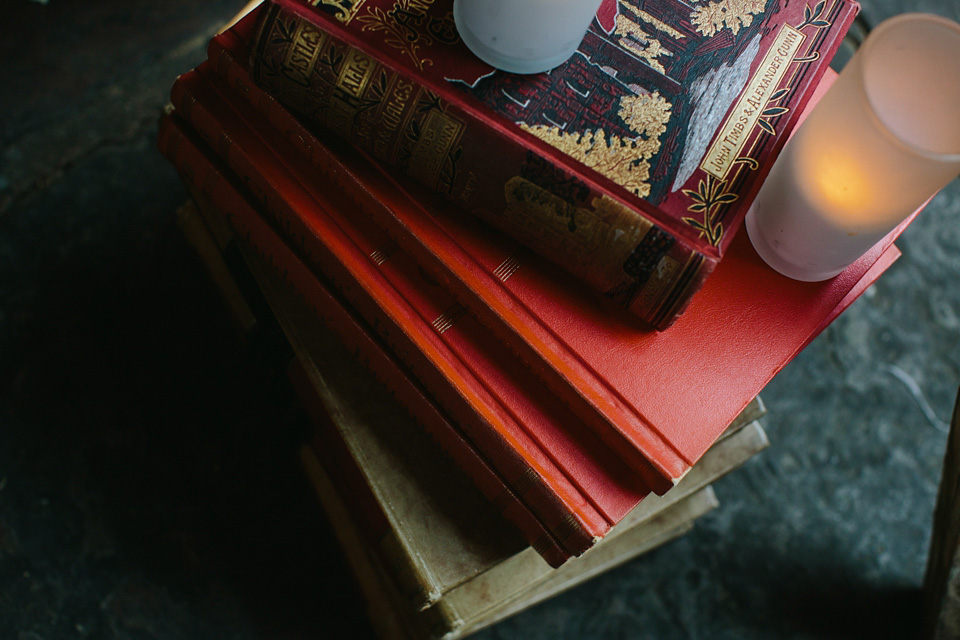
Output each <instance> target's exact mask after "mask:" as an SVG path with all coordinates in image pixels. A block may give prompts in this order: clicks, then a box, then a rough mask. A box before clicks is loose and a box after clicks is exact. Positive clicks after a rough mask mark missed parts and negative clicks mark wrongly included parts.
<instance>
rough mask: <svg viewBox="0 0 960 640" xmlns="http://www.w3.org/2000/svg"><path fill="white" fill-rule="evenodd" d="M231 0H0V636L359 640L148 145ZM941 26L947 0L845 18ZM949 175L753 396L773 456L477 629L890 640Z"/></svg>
mask: <svg viewBox="0 0 960 640" xmlns="http://www.w3.org/2000/svg"><path fill="white" fill-rule="evenodd" d="M241 5H242V2H241V1H240V0H208V1H207V2H187V1H185V0H167V1H166V2H162V3H158V2H145V1H144V0H123V1H122V2H121V1H120V0H99V1H98V0H93V1H91V0H87V1H86V2H80V1H79V0H49V2H44V3H40V2H30V1H27V0H5V1H4V3H3V18H2V19H0V61H2V63H3V64H2V65H0V69H2V70H0V87H3V89H2V91H0V115H2V120H0V639H2V640H59V639H61V638H62V639H68V638H69V639H73V638H97V639H99V638H105V639H110V638H124V639H126V638H129V639H134V640H140V639H143V640H181V639H182V640H215V639H221V638H222V639H225V640H226V639H229V640H247V639H258V640H259V639H267V638H270V639H272V640H282V639H293V638H363V637H368V636H369V635H370V632H369V625H368V624H367V622H366V621H365V620H364V618H363V614H362V610H361V608H360V605H359V598H358V596H357V592H356V590H355V589H354V588H353V587H352V585H351V583H350V581H349V578H348V574H347V572H346V569H345V566H344V564H343V562H342V560H341V559H340V558H339V557H338V556H337V554H336V553H331V552H330V551H328V549H329V548H330V547H329V545H330V544H331V535H330V533H329V530H328V529H327V526H326V524H325V521H324V520H323V518H322V517H321V516H320V514H319V512H318V510H317V507H316V504H315V502H314V500H313V496H312V494H311V493H310V490H309V489H308V488H307V487H306V486H305V485H304V483H303V481H302V479H301V476H300V475H299V472H298V470H297V467H296V465H295V461H294V458H293V451H294V448H295V445H296V443H297V442H298V441H299V439H300V438H301V437H302V435H303V429H304V426H303V422H302V420H301V418H300V416H299V414H298V413H297V412H296V411H294V410H292V409H291V398H290V396H289V393H288V391H286V389H285V388H284V386H283V385H282V384H278V383H277V377H276V375H275V373H274V372H273V370H272V369H271V367H270V366H269V360H264V359H262V358H253V357H251V356H250V354H248V353H246V352H244V351H243V350H242V349H241V348H240V347H239V345H238V343H237V341H236V339H235V338H234V337H233V334H231V332H230V324H229V319H228V317H227V315H226V313H225V312H224V310H223V309H222V308H221V306H220V304H219V302H218V300H217V298H216V297H215V295H214V291H213V289H212V286H211V285H210V284H209V283H208V282H207V280H205V277H204V275H203V271H202V267H201V265H200V264H199V262H198V260H197V259H196V258H195V256H194V255H193V254H192V253H191V250H190V249H189V248H188V247H187V245H186V244H185V242H184V241H183V239H182V238H181V236H180V235H179V233H178V231H177V229H176V226H175V223H174V217H173V212H174V210H175V208H176V207H177V205H178V204H179V203H181V202H182V201H183V200H184V198H185V194H184V191H183V189H182V187H181V185H180V182H179V180H178V179H177V177H176V175H175V174H174V172H173V170H172V169H171V168H170V167H169V166H168V165H167V163H166V162H165V161H164V160H163V159H162V158H161V157H160V156H159V154H158V153H157V152H156V151H155V150H154V146H153V141H154V135H155V119H156V116H157V114H158V112H159V110H160V108H161V107H162V105H163V104H164V103H165V101H166V93H167V91H168V89H169V87H170V85H171V84H172V81H173V79H174V77H175V76H176V74H177V73H179V72H181V71H185V70H187V69H189V68H190V67H191V66H193V65H194V64H196V63H198V62H199V61H200V60H201V59H202V57H203V52H204V46H205V44H206V41H207V39H208V38H209V37H210V35H211V34H212V32H213V30H214V29H215V27H216V26H217V25H219V24H220V23H221V22H222V21H223V20H225V19H226V18H227V17H229V16H230V15H232V14H233V13H234V12H235V11H236V10H238V9H239V8H240V6H241ZM916 9H922V10H928V11H933V12H935V13H939V14H942V15H947V16H950V17H952V18H954V19H960V5H958V4H957V3H956V1H955V0H922V1H921V2H913V3H910V4H909V5H907V4H906V3H905V2H902V0H865V1H864V13H865V15H866V16H867V17H868V19H870V20H872V21H877V20H879V19H881V18H884V17H887V16H888V15H891V14H893V13H896V12H898V11H902V10H916ZM958 222H960V183H958V182H956V181H955V182H954V184H952V185H950V187H949V188H948V189H946V190H945V192H943V193H942V194H941V195H939V196H938V197H937V198H936V199H935V201H934V202H933V204H931V205H930V206H929V207H928V209H927V210H926V211H925V212H924V213H923V215H922V216H921V217H920V218H919V219H918V221H917V222H916V223H915V224H914V225H913V226H912V227H911V228H910V229H909V230H908V231H907V233H906V234H905V235H904V237H903V239H902V241H901V242H900V246H901V248H902V249H903V251H904V256H903V258H902V259H901V260H900V261H899V262H898V263H897V264H896V265H894V267H893V268H892V269H891V270H890V271H889V272H888V273H887V274H886V275H885V276H884V277H883V278H882V280H881V281H880V282H879V283H878V284H877V285H876V286H875V287H874V288H873V289H872V290H870V291H869V292H868V293H867V295H865V296H864V297H863V298H862V299H861V300H859V301H858V302H857V303H856V304H855V305H854V306H853V307H852V308H851V309H850V310H849V311H848V312H847V313H846V314H845V315H844V316H842V317H841V318H840V319H839V320H838V321H837V322H836V323H834V324H833V325H832V326H831V327H830V328H829V329H828V330H827V331H826V332H825V333H824V334H823V335H822V336H821V337H820V338H819V339H818V340H817V341H815V342H814V344H812V345H811V346H810V347H809V348H808V349H807V350H806V351H805V352H804V353H802V354H801V355H800V356H799V357H798V358H797V360H796V361H795V362H794V363H792V364H791V365H790V366H789V367H788V368H787V369H786V370H785V371H784V372H783V373H782V374H781V375H780V376H778V377H777V378H776V379H775V380H774V381H773V383H772V384H771V385H770V387H769V388H768V390H767V391H766V392H765V393H764V397H765V400H766V402H767V404H768V407H769V409H770V415H769V417H768V418H767V419H766V421H765V426H766V427H767V430H768V432H769V434H770V437H771V440H772V443H773V444H772V447H771V448H770V449H768V450H767V451H766V452H764V453H763V454H761V455H760V456H759V457H758V458H756V459H754V460H753V461H751V462H750V463H748V464H747V465H746V467H744V468H743V469H741V470H739V471H738V472H737V473H735V474H733V475H731V476H729V477H728V478H726V479H724V480H723V481H721V482H719V483H717V485H716V489H717V493H718V496H719V498H720V501H721V507H720V509H718V510H716V511H714V512H713V513H711V514H710V515H708V516H707V517H705V518H704V519H703V520H702V521H700V523H699V524H698V526H697V527H696V528H695V529H694V531H693V532H692V533H691V534H689V535H687V536H685V537H684V538H681V539H680V540H677V541H675V542H673V543H671V544H669V545H668V546H666V547H664V548H662V549H661V550H658V551H656V552H654V553H652V554H650V555H648V556H646V557H644V558H642V559H639V560H637V561H636V562H632V563H630V564H628V565H626V566H624V567H622V568H620V569H618V570H615V571H613V572H612V573H610V574H608V575H606V576H603V577H601V578H599V579H597V580H595V581H594V582H592V583H591V584H590V585H589V586H586V587H583V588H580V589H577V590H574V591H572V592H570V593H568V594H565V595H562V596H560V597H558V598H557V599H555V600H554V601H551V602H550V603H547V604H545V605H543V606H541V607H538V608H536V609H534V610H532V611H530V612H527V613H525V614H522V615H519V616H517V617H515V618H513V619H510V620H508V621H506V622H504V623H502V624H500V625H498V626H497V627H494V628H493V629H490V630H488V631H485V632H482V633H481V634H479V636H478V637H480V638H485V639H486V638H489V639H494V638H499V639H504V640H507V639H513V638H523V639H524V640H535V639H539V638H551V639H558V638H576V639H592V638H596V639H598V640H600V639H611V638H618V639H619V638H651V639H656V640H671V639H682V638H694V639H709V640H719V639H731V640H734V639H736V640H752V639H757V640H761V639H788V638H789V639H806V638H811V639H832V638H837V639H841V638H843V639H846V638H871V639H872V638H907V637H910V634H911V632H912V630H913V629H915V628H916V624H917V617H916V616H917V604H918V602H919V597H920V591H919V587H920V584H921V582H922V577H923V571H924V563H925V559H926V553H927V546H928V543H929V535H930V524H931V513H932V509H933V503H934V497H935V491H936V487H937V482H938V479H939V473H940V465H941V459H942V455H943V446H944V442H945V425H946V422H947V421H948V419H949V416H950V412H951V410H952V407H953V404H954V400H955V396H956V393H957V389H958V385H960V351H958V347H957V336H958V334H960V289H958V287H957V286H956V281H957V279H958V276H960V258H958V255H960V224H958Z"/></svg>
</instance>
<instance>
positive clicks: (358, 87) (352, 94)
mask: <svg viewBox="0 0 960 640" xmlns="http://www.w3.org/2000/svg"><path fill="white" fill-rule="evenodd" d="M378 67H379V65H378V64H377V63H376V62H375V61H374V60H373V58H371V57H369V56H368V55H366V54H364V53H361V52H360V51H357V50H356V49H353V48H349V49H347V51H346V59H345V60H344V61H343V66H342V67H341V68H340V75H339V76H338V77H337V83H336V84H337V88H336V89H335V90H334V91H333V94H332V95H331V96H330V104H329V105H328V106H327V113H326V120H325V123H326V125H327V126H328V127H330V128H331V129H333V130H334V131H336V132H337V133H339V134H341V135H343V136H346V137H347V138H351V139H352V138H353V136H354V134H355V133H357V132H355V131H354V125H355V124H356V117H357V112H358V111H359V106H360V103H361V99H362V97H363V93H364V91H366V89H367V86H368V85H369V84H370V79H371V78H372V77H373V74H374V72H375V71H376V70H377V68H378ZM364 133H366V134H369V131H367V132H360V134H364Z"/></svg>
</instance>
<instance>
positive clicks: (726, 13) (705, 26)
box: [690, 0, 767, 37]
mask: <svg viewBox="0 0 960 640" xmlns="http://www.w3.org/2000/svg"><path fill="white" fill-rule="evenodd" d="M766 4H767V3H766V0H717V2H710V3H707V4H706V5H703V6H699V7H697V8H696V9H694V12H693V14H692V15H691V16H690V22H691V23H693V25H694V26H695V27H696V29H697V31H698V32H699V33H700V34H701V35H704V36H707V37H710V36H713V35H716V34H717V33H719V32H720V31H721V30H722V29H724V28H726V29H730V32H731V33H733V35H737V34H738V33H740V29H742V28H744V27H749V26H750V25H751V24H753V17H754V16H756V15H759V14H761V13H763V10H764V8H765V7H766Z"/></svg>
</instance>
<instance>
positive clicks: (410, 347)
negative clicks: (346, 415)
mask: <svg viewBox="0 0 960 640" xmlns="http://www.w3.org/2000/svg"><path fill="white" fill-rule="evenodd" d="M218 85H222V81H220V80H219V78H217V77H215V76H212V75H211V76H208V77H203V78H201V75H200V74H198V73H197V72H191V73H188V74H185V75H184V76H182V77H181V78H179V79H178V80H177V82H176V84H175V86H174V89H173V91H172V98H173V102H174V105H175V106H176V107H178V108H179V109H180V111H181V113H182V115H183V117H184V118H185V119H187V120H188V121H189V122H190V124H191V125H192V126H193V128H194V129H195V130H197V131H198V132H199V133H200V134H201V135H202V136H203V137H204V138H205V139H206V140H208V141H209V143H210V144H211V146H213V147H214V148H216V149H217V152H218V153H219V154H221V156H222V157H224V159H225V160H226V161H227V163H228V165H230V167H231V169H232V170H234V171H235V172H236V173H237V174H238V175H239V176H240V177H241V178H242V179H243V180H244V182H245V183H246V184H248V185H250V186H251V188H252V189H253V190H254V192H255V193H256V194H257V196H258V199H260V200H261V201H262V202H263V203H264V205H265V206H266V207H267V208H268V210H269V211H270V212H271V214H272V215H274V216H276V218H277V221H278V224H279V225H280V226H281V228H283V229H284V233H285V234H286V235H287V237H288V238H292V239H293V242H294V244H295V245H296V247H297V249H298V251H299V252H300V254H301V255H303V256H307V260H308V262H309V263H311V264H313V265H314V266H316V267H317V268H320V269H322V270H323V271H324V272H325V273H326V274H327V275H328V277H330V278H331V279H332V280H334V281H335V282H336V283H337V285H338V286H339V287H340V288H341V290H342V291H343V292H344V294H345V296H346V297H347V298H348V299H349V300H350V301H351V303H352V304H354V305H355V306H356V307H357V308H358V309H359V310H360V312H361V313H362V314H363V315H364V316H365V317H366V318H367V321H368V322H369V323H370V324H371V325H373V326H374V327H376V328H377V330H378V332H379V333H380V334H381V336H382V337H384V339H387V340H390V341H391V342H392V343H393V347H394V349H395V350H397V351H398V352H399V353H402V354H404V355H403V358H404V360H405V361H406V362H407V363H408V365H409V366H410V368H411V370H412V371H413V373H414V375H415V376H417V377H418V378H419V379H420V381H421V383H422V384H424V385H425V386H426V387H427V388H430V389H431V390H432V391H433V392H434V394H435V396H436V398H437V400H438V402H439V403H440V404H441V406H443V407H445V408H446V410H447V411H449V412H450V413H451V414H452V415H454V416H455V418H456V419H457V421H458V423H459V424H460V425H461V426H462V427H463V428H464V430H465V431H466V432H467V434H468V437H469V438H470V439H471V440H472V441H473V442H474V444H475V446H476V448H477V449H478V451H479V452H480V453H481V454H482V455H485V456H486V457H488V459H490V460H491V463H492V464H493V465H494V466H498V467H500V466H505V467H506V468H505V470H504V474H505V475H508V476H509V477H510V478H511V481H512V482H513V483H514V486H520V487H524V486H526V485H527V484H528V483H529V482H530V480H531V479H532V478H536V479H537V482H535V483H534V486H533V487H532V488H531V489H530V490H529V491H526V492H523V491H519V490H518V493H522V494H523V499H524V500H525V501H527V502H528V503H530V504H531V507H532V509H533V510H534V511H536V512H537V513H539V514H540V515H541V517H542V518H543V519H544V524H545V526H547V527H548V528H550V529H551V530H553V531H554V532H555V535H556V537H557V539H558V541H559V542H560V543H561V544H562V545H563V546H564V547H565V548H566V550H567V551H568V552H569V553H571V554H579V553H582V552H583V551H584V550H585V549H587V548H589V546H591V545H592V544H593V543H594V542H595V541H596V540H598V539H599V538H601V537H602V536H603V535H604V534H605V533H606V532H607V531H608V530H609V528H610V527H611V526H612V525H613V524H615V523H616V522H618V521H619V520H620V519H621V518H622V517H623V516H624V515H625V514H626V513H627V512H629V510H630V509H632V508H633V507H634V506H635V505H636V504H637V503H638V502H639V500H640V499H641V498H642V497H643V496H644V495H646V494H647V493H648V492H649V489H648V488H647V486H646V485H645V483H644V482H643V476H642V473H639V474H638V473H637V472H638V471H640V472H642V471H644V470H646V469H648V468H649V465H642V466H640V467H637V468H630V467H627V465H625V464H624V463H623V462H622V461H621V460H620V459H619V458H617V457H616V456H614V455H612V454H611V452H610V451H609V450H608V449H607V448H606V446H605V445H604V444H603V443H602V442H601V441H600V440H599V439H598V438H597V436H596V434H595V433H594V432H593V431H592V430H590V429H587V428H586V427H585V426H584V425H582V424H579V423H578V421H577V420H576V418H575V417H572V416H571V415H570V414H569V412H568V411H566V409H565V408H564V407H563V406H562V404H561V403H558V402H556V400H555V398H554V397H553V396H552V394H550V393H549V392H548V390H547V389H546V387H544V386H543V385H542V383H540V381H539V380H538V379H536V378H534V377H532V376H529V375H528V374H527V372H526V371H525V370H524V369H523V367H522V366H521V365H520V364H519V363H518V362H517V361H516V360H515V358H513V357H512V355H511V354H510V352H509V351H507V350H506V349H505V347H504V346H503V345H502V344H501V343H500V342H498V341H496V340H495V339H494V338H493V337H492V336H491V335H490V334H489V333H488V332H486V330H485V329H484V328H483V327H482V326H481V325H480V324H479V323H478V322H477V321H476V320H475V319H474V318H472V317H470V316H468V315H464V314H463V310H462V307H460V306H459V305H457V304H455V302H454V301H453V300H452V298H450V297H449V294H448V293H447V292H446V290H445V289H443V288H442V287H440V286H437V285H435V284H430V283H429V282H427V281H426V280H424V279H423V277H422V276H421V274H420V271H419V267H418V265H416V264H415V263H414V262H413V261H411V260H410V259H409V257H408V256H406V255H405V254H404V253H403V252H401V251H394V245H393V244H392V242H390V241H389V240H388V238H387V237H386V236H385V235H383V234H382V232H380V230H379V229H378V228H377V227H376V226H375V225H373V224H372V222H371V221H370V220H369V219H367V218H366V217H365V216H357V215H351V214H352V210H354V209H355V207H354V205H353V203H352V202H351V201H350V199H349V198H347V197H345V196H344V194H342V193H340V192H338V191H337V190H336V189H330V188H325V187H323V186H320V187H318V186H317V185H316V183H315V182H314V181H312V180H310V179H309V178H308V179H306V180H303V181H299V180H298V179H297V178H295V177H294V176H293V175H291V174H290V173H289V171H288V169H291V168H293V167H294V166H295V167H297V168H299V169H301V170H305V169H307V168H312V165H308V164H307V163H306V162H305V160H304V159H300V160H299V161H297V159H298V158H300V154H299V153H298V152H297V151H296V150H295V149H293V148H284V145H286V146H287V147H289V145H288V143H287V142H286V141H285V140H284V139H282V138H281V137H280V136H279V135H277V134H276V132H274V130H273V129H272V128H271V127H270V126H269V124H268V123H266V122H265V121H262V119H261V118H260V116H259V114H257V113H256V112H255V111H254V110H252V109H250V108H249V107H246V109H245V110H243V109H240V108H241V107H244V106H246V105H243V104H241V102H242V101H238V104H237V105H235V106H236V108H237V109H238V110H239V111H246V113H243V115H242V116H241V115H240V113H239V112H235V111H234V106H232V105H231V104H230V103H229V102H228V101H227V99H228V98H230V97H234V96H232V94H231V95H225V94H227V93H228V92H229V89H228V88H226V87H223V86H220V87H219V91H220V92H222V93H220V94H219V95H218V93H217V91H218V90H217V89H214V90H211V87H213V88H216V87H217V86H218ZM258 119H259V120H258ZM271 132H273V136H271V135H270V133H271ZM260 136H263V137H265V138H268V139H270V142H271V145H270V146H267V145H266V144H264V142H263V141H262V140H261V139H260ZM271 154H273V155H272V156H271ZM286 163H294V164H293V165H292V166H290V167H287V166H285V164H286Z"/></svg>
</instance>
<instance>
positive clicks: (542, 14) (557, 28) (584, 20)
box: [453, 0, 602, 73]
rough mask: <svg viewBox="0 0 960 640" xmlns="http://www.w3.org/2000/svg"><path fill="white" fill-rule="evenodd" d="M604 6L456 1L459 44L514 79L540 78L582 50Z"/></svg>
mask: <svg viewBox="0 0 960 640" xmlns="http://www.w3.org/2000/svg"><path fill="white" fill-rule="evenodd" d="M601 1H602V0H454V2H453V18H454V21H455V22H456V25H457V30H458V31H459V32H460V38H461V39H462V40H463V41H464V42H465V43H466V45H467V46H468V47H469V48H470V50H471V51H473V53H474V54H476V55H477V57H479V58H480V59H481V60H483V61H484V62H486V63H487V64H490V65H492V66H494V67H497V68H498V69H503V70H505V71H511V72H513V73H540V72H541V71H547V70H549V69H552V68H554V67H556V66H557V65H559V64H560V63H562V62H564V61H565V60H567V58H569V57H570V56H572V55H573V52H574V51H576V50H577V47H578V46H580V42H581V41H582V40H583V36H584V34H585V33H586V31H587V28H588V27H589V26H590V22H591V21H592V20H593V17H594V15H596V13H597V10H598V9H599V8H600V3H601Z"/></svg>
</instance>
